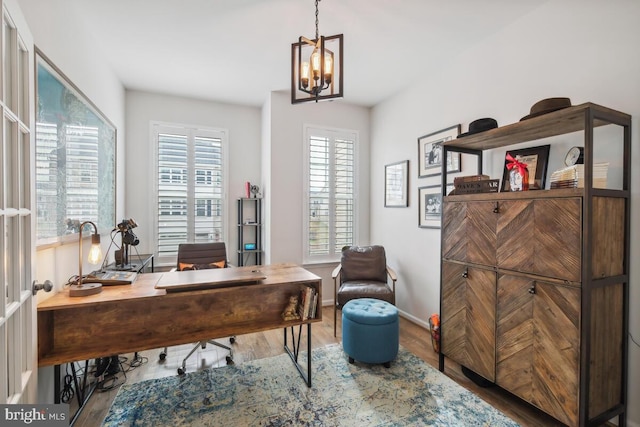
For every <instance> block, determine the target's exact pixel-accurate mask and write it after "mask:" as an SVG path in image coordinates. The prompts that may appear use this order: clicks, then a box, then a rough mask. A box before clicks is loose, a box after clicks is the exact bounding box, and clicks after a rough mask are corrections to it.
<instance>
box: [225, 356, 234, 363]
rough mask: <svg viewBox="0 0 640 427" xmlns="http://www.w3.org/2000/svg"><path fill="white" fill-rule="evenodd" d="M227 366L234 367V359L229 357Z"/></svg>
mask: <svg viewBox="0 0 640 427" xmlns="http://www.w3.org/2000/svg"><path fill="white" fill-rule="evenodd" d="M226 359H227V365H233V358H232V357H231V356H227V357H226Z"/></svg>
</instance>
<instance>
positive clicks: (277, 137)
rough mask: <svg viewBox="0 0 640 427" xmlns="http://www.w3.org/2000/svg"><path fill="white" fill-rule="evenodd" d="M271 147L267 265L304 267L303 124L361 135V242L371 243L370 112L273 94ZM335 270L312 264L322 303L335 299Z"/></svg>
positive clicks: (310, 267)
mask: <svg viewBox="0 0 640 427" xmlns="http://www.w3.org/2000/svg"><path fill="white" fill-rule="evenodd" d="M270 109H271V120H270V127H271V129H270V134H269V136H268V137H269V141H268V142H265V143H267V144H268V145H269V146H270V147H271V149H270V159H267V160H268V161H270V164H269V165H268V166H267V167H264V166H263V169H265V170H266V169H267V168H268V169H270V170H271V175H270V180H271V183H270V185H269V187H268V188H266V189H265V193H264V194H265V201H266V205H267V207H268V210H267V212H269V215H268V217H267V218H266V220H267V229H268V230H269V233H270V234H269V235H268V239H267V245H268V247H269V250H268V254H267V257H268V258H267V262H269V263H279V262H292V263H296V264H302V255H303V254H302V251H303V247H302V243H303V242H302V226H303V224H302V208H303V206H302V203H303V197H304V193H303V191H304V178H303V148H304V130H303V127H304V125H314V126H318V127H327V128H335V129H350V130H355V131H357V132H358V138H359V139H358V140H359V154H358V159H357V167H358V171H357V174H358V179H359V183H360V187H359V189H358V202H359V203H360V206H359V207H360V210H359V213H358V218H357V224H358V235H359V237H358V243H360V244H368V243H369V229H370V227H369V194H370V191H369V188H370V187H369V173H370V172H369V155H370V154H369V140H370V137H369V129H370V109H369V108H363V107H358V106H353V105H349V104H346V103H344V102H340V101H334V102H326V101H325V102H319V103H315V102H307V103H303V104H296V105H292V104H291V98H290V95H289V93H288V92H272V93H271V105H270ZM337 264H338V262H336V263H335V264H331V265H330V266H321V265H316V266H312V265H308V266H305V267H307V268H308V269H309V270H311V271H313V272H314V273H315V274H318V275H319V276H320V277H322V279H323V286H322V299H323V302H324V303H325V304H326V303H328V302H330V301H329V300H331V301H332V300H333V284H332V283H333V282H330V280H329V279H330V277H331V274H330V273H331V269H332V268H333V267H335V266H336V265H337Z"/></svg>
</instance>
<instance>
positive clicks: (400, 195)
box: [384, 160, 409, 208]
mask: <svg viewBox="0 0 640 427" xmlns="http://www.w3.org/2000/svg"><path fill="white" fill-rule="evenodd" d="M408 188H409V160H404V161H402V162H397V163H391V164H389V165H385V167H384V206H385V207H386V208H406V207H408V206H409V191H408Z"/></svg>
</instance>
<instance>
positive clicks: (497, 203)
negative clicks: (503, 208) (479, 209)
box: [493, 202, 500, 213]
mask: <svg viewBox="0 0 640 427" xmlns="http://www.w3.org/2000/svg"><path fill="white" fill-rule="evenodd" d="M493 213H500V203H499V202H496V205H495V206H494V207H493Z"/></svg>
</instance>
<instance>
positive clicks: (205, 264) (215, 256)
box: [160, 242, 235, 375]
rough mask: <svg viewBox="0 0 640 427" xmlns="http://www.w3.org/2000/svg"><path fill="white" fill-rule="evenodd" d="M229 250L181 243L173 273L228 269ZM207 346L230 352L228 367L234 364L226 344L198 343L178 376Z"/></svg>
mask: <svg viewBox="0 0 640 427" xmlns="http://www.w3.org/2000/svg"><path fill="white" fill-rule="evenodd" d="M228 266H229V265H228V263H227V249H226V245H225V243H224V242H213V243H181V244H180V245H178V259H177V262H176V268H175V269H173V270H172V271H175V270H177V271H185V270H205V269H211V268H227V267H228ZM229 342H230V343H231V344H233V343H234V342H235V337H230V338H229ZM207 344H211V345H215V346H217V347H220V348H222V349H225V350H229V355H228V356H227V357H226V360H227V365H231V364H232V363H233V350H232V349H231V347H228V346H226V345H224V344H220V343H219V342H216V341H213V340H206V341H200V342H198V343H197V344H196V345H195V346H194V347H193V348H192V349H191V351H190V352H189V354H187V356H186V357H185V358H184V359H183V360H182V366H181V367H179V368H178V375H182V374H184V373H185V372H186V369H187V360H188V359H189V357H191V355H192V354H193V353H195V352H196V350H197V349H198V347H201V348H203V349H204V348H205V347H206V346H207ZM166 356H167V348H166V347H165V348H164V351H163V352H162V353H160V360H164V359H165V357H166Z"/></svg>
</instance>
